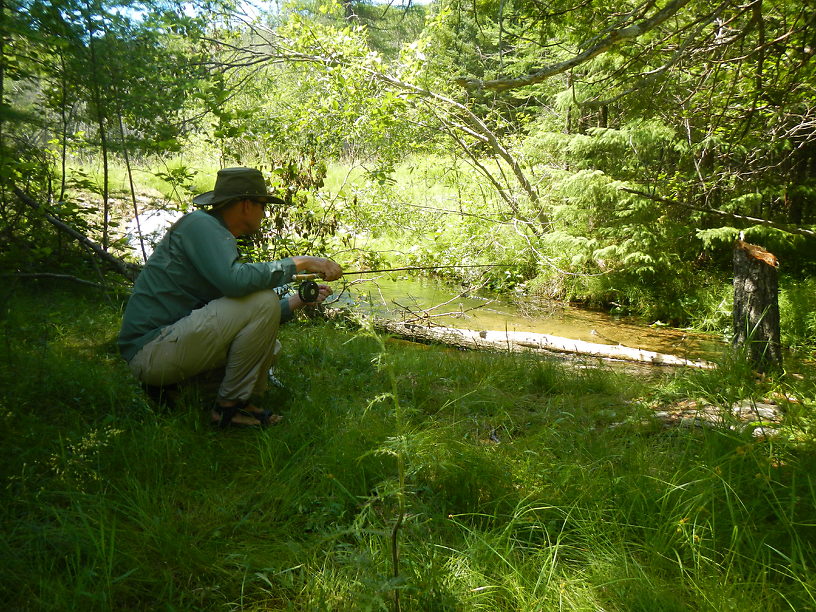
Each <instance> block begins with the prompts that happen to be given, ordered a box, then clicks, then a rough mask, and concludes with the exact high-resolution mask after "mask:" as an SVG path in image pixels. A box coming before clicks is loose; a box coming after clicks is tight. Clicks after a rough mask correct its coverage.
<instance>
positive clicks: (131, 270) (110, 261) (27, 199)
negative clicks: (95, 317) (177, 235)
mask: <svg viewBox="0 0 816 612" xmlns="http://www.w3.org/2000/svg"><path fill="white" fill-rule="evenodd" d="M14 193H15V195H16V196H17V197H18V198H20V200H21V201H22V202H23V203H24V204H26V205H27V206H30V207H31V208H33V209H35V210H40V211H41V212H42V215H43V217H44V218H45V220H46V221H48V222H49V223H50V224H51V225H53V226H54V227H56V228H57V229H59V230H60V231H62V232H65V233H66V234H68V235H69V236H71V238H73V239H74V240H76V241H77V242H79V243H80V244H81V245H83V246H84V247H85V248H87V249H88V250H89V251H90V252H91V253H93V254H94V255H96V256H97V257H98V258H99V259H101V260H102V261H103V262H104V263H106V264H107V265H108V266H109V267H111V268H112V269H113V270H114V271H115V272H118V273H119V274H121V275H122V276H124V277H125V278H126V279H127V280H129V281H131V282H132V281H134V280H136V277H137V276H138V275H139V272H140V271H141V266H139V265H138V264H133V263H130V262H129V261H125V260H123V259H120V258H119V257H116V256H115V255H111V254H110V253H108V252H107V251H106V250H105V249H103V248H102V247H101V246H99V245H98V244H97V243H96V242H94V241H93V240H91V239H90V238H88V237H87V236H86V235H85V234H83V233H82V232H79V231H77V230H76V229H74V228H73V227H71V226H70V225H68V224H67V223H65V222H63V221H61V220H60V219H58V218H57V217H55V216H54V215H51V214H49V213H47V212H45V209H44V208H43V207H42V206H40V204H39V203H38V202H36V201H35V200H34V199H33V198H32V197H31V196H29V195H28V194H27V193H26V192H24V191H23V190H22V189H20V188H19V187H14Z"/></svg>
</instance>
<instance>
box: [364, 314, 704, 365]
mask: <svg viewBox="0 0 816 612" xmlns="http://www.w3.org/2000/svg"><path fill="white" fill-rule="evenodd" d="M374 328H375V329H377V330H380V331H385V332H388V333H390V334H394V335H395V336H399V337H401V338H406V339H409V340H417V341H420V342H440V343H443V344H448V345H451V346H456V347H460V348H466V349H489V350H500V351H512V352H520V351H525V350H527V351H534V352H550V353H551V352H556V353H571V354H575V355H586V356H590V357H599V358H602V359H613V360H622V361H632V362H637V363H645V364H651V365H656V366H685V367H690V368H703V369H713V368H715V367H716V366H715V365H714V364H713V363H710V362H708V361H704V360H695V359H685V358H683V357H678V356H676V355H668V354H665V353H656V352H654V351H645V350H642V349H636V348H631V347H628V346H623V345H620V344H596V343H594V342H586V341H584V340H572V339H570V338H562V337H560V336H552V335H550V334H537V333H533V332H518V331H490V330H487V331H484V330H483V331H475V330H471V329H459V328H456V327H426V326H422V325H414V324H411V323H401V322H399V321H388V320H384V319H377V320H376V321H375V322H374Z"/></svg>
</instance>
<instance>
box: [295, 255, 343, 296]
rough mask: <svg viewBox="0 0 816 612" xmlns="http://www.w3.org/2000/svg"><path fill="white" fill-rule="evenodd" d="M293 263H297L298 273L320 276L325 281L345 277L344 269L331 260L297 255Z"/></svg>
mask: <svg viewBox="0 0 816 612" xmlns="http://www.w3.org/2000/svg"><path fill="white" fill-rule="evenodd" d="M292 261H294V262H295V268H297V271H298V272H306V273H313V274H319V275H320V276H321V277H322V278H323V280H327V281H333V280H337V279H338V278H340V277H341V276H343V270H342V268H341V267H340V266H339V265H337V263H336V262H334V261H332V260H331V259H326V258H324V257H310V256H308V255H297V256H296V257H293V258H292ZM323 299H326V298H325V297H324V298H323ZM321 301H322V300H321Z"/></svg>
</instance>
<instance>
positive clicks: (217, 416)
mask: <svg viewBox="0 0 816 612" xmlns="http://www.w3.org/2000/svg"><path fill="white" fill-rule="evenodd" d="M236 407H237V410H236V411H235V412H234V414H232V417H231V418H230V417H228V415H229V413H230V412H231V411H232V410H233V409H235V408H236ZM210 415H211V419H212V423H213V425H220V426H222V427H227V426H229V425H234V426H237V427H266V426H268V425H276V424H278V423H280V422H281V421H282V420H283V417H282V416H281V415H279V414H272V413H270V412H269V411H268V410H261V409H260V408H257V407H256V406H253V405H252V404H241V403H240V402H233V403H227V402H224V403H222V402H218V403H217V404H216V406H215V408H213V409H212V411H211V413H210Z"/></svg>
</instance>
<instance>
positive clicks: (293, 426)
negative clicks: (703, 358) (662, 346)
mask: <svg viewBox="0 0 816 612" xmlns="http://www.w3.org/2000/svg"><path fill="white" fill-rule="evenodd" d="M69 289H70V290H60V289H44V288H42V287H40V288H39V289H38V291H37V292H34V291H33V290H32V289H31V288H23V287H19V286H18V287H17V288H16V289H15V290H14V291H12V292H11V293H6V294H4V296H3V302H2V307H3V310H2V353H0V355H2V356H1V357H0V389H2V391H0V393H1V394H2V395H0V401H1V402H2V419H3V426H2V429H0V431H2V434H0V435H2V446H3V449H4V451H5V453H4V461H3V462H2V464H0V465H1V466H2V467H0V474H2V481H3V496H4V500H3V503H2V505H0V513H2V517H1V518H0V520H1V521H2V525H3V532H4V533H3V538H2V539H0V566H2V568H3V569H2V573H1V575H2V578H0V596H2V599H3V601H5V602H7V603H6V608H7V609H16V610H73V609H84V610H107V609H117V610H121V609H133V610H141V609H144V610H148V609H149V610H154V609H167V610H191V609H197V610H205V609H213V610H216V609H218V610H223V609H225V608H229V609H247V610H255V609H257V610H261V609H263V610H270V609H271V610H367V609H371V610H377V609H390V608H391V607H392V604H393V589H394V588H395V587H396V588H398V589H399V590H400V593H401V603H402V608H403V609H404V610H423V611H424V610H491V611H493V610H508V611H509V610H553V609H567V610H599V609H603V610H621V611H624V610H626V611H630V610H644V611H646V610H648V611H653V610H727V609H736V610H757V611H759V610H762V611H767V610H804V609H811V608H813V607H814V606H816V575H814V574H813V571H812V568H813V564H814V562H816V552H815V551H814V543H816V532H814V519H816V511H814V507H816V489H814V483H813V478H812V475H813V474H814V473H816V472H815V471H814V468H816V454H814V446H813V443H812V430H811V425H810V421H809V419H808V408H807V406H808V405H809V404H811V403H812V402H813V401H814V399H815V398H816V390H814V387H813V383H812V382H808V381H799V382H797V384H798V385H799V387H798V388H796V389H787V390H788V391H794V392H795V393H797V394H798V396H799V400H800V402H801V404H799V405H793V406H792V407H791V408H790V412H789V419H788V421H789V422H788V425H787V426H786V427H785V428H784V430H783V434H782V435H781V436H779V437H778V438H777V439H774V440H771V441H762V440H755V439H752V438H751V437H750V435H748V434H746V435H742V434H739V433H736V432H734V431H731V430H729V429H727V428H710V429H677V428H675V429H665V428H663V427H662V426H660V425H658V424H657V423H656V422H653V421H650V420H649V419H648V416H649V414H650V410H651V406H653V404H655V403H656V402H657V403H660V402H663V403H665V402H669V401H671V400H674V399H677V398H680V397H704V398H706V399H708V400H710V401H716V402H720V403H722V404H723V405H725V404H727V403H728V402H730V401H732V400H733V399H734V398H736V397H737V396H752V395H753V396H755V397H759V396H761V395H762V394H766V393H767V392H768V389H767V388H763V389H760V388H758V387H757V386H756V385H755V383H754V382H752V379H750V378H748V377H746V376H743V375H741V374H740V373H739V371H738V369H736V368H731V369H729V370H727V371H726V372H725V373H684V374H679V373H674V372H664V373H663V374H662V375H661V377H660V378H655V379H654V380H651V381H647V380H643V379H642V378H637V377H630V376H627V375H625V374H621V373H614V372H612V371H609V370H606V369H602V370H598V369H594V368H575V367H574V366H566V365H563V364H561V363H559V362H556V361H544V360H541V359H534V358H530V357H526V356H523V355H493V354H482V353H465V352H460V351H451V350H447V349H444V348H440V347H427V346H417V345H413V344H408V343H403V342H398V341H391V340H383V339H382V338H379V337H376V336H372V335H368V334H366V333H362V332H359V331H355V330H352V329H347V328H344V327H343V326H342V325H341V324H326V323H318V322H311V321H304V322H293V323H290V324H288V325H287V326H286V327H285V328H284V329H283V331H282V341H283V344H284V351H283V357H282V361H281V364H280V366H279V368H278V372H277V373H278V377H279V378H280V379H281V380H282V381H284V383H285V384H286V386H287V390H286V391H281V390H278V391H275V392H274V393H273V394H272V396H271V397H270V398H269V405H270V407H275V408H277V409H278V410H279V411H281V412H282V414H284V415H285V417H286V420H285V422H284V424H282V425H280V426H277V427H274V428H272V429H270V430H268V431H264V432H256V431H247V430H243V431H241V430H235V431H226V432H220V431H215V430H213V429H212V428H211V427H210V426H209V425H208V424H207V423H206V418H205V410H204V409H203V407H202V406H203V404H202V401H204V400H202V398H201V397H200V395H201V392H200V391H199V390H197V389H195V388H190V389H187V390H186V391H185V392H184V394H183V397H182V398H181V401H180V402H179V404H178V406H177V407H176V408H175V409H172V410H170V409H165V408H161V407H157V406H154V405H152V404H150V403H149V402H148V401H147V400H146V399H145V398H144V396H143V394H142V393H141V391H140V390H139V388H138V387H137V385H136V384H135V383H134V382H133V381H132V380H131V378H130V377H129V375H128V373H127V370H126V368H125V366H124V364H123V363H121V362H120V360H119V359H118V357H117V356H116V353H115V348H114V345H113V340H114V337H115V334H116V329H117V325H118V319H119V313H120V308H121V304H120V303H119V302H117V301H116V300H106V299H104V298H102V297H101V296H100V294H99V293H92V292H90V291H91V290H89V292H88V293H84V292H79V291H78V290H77V289H75V288H73V287H70V288H69ZM777 384H778V383H777ZM395 399H396V400H398V401H397V402H395V401H394V400H395ZM644 419H646V421H644ZM400 508H404V510H405V514H404V521H403V523H402V526H401V528H400V529H399V530H398V532H397V534H396V537H397V539H398V541H399V542H400V549H399V559H398V570H399V571H398V574H399V575H398V576H397V577H394V575H393V574H394V565H393V557H392V548H391V543H392V535H393V528H394V525H395V522H396V520H397V517H398V516H399V514H400Z"/></svg>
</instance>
